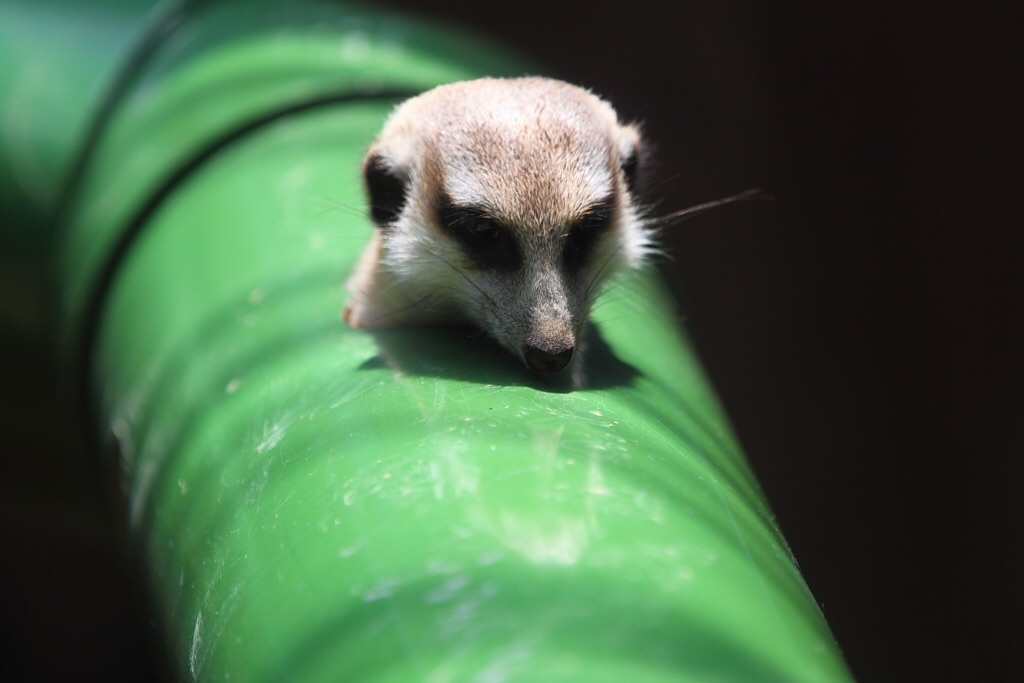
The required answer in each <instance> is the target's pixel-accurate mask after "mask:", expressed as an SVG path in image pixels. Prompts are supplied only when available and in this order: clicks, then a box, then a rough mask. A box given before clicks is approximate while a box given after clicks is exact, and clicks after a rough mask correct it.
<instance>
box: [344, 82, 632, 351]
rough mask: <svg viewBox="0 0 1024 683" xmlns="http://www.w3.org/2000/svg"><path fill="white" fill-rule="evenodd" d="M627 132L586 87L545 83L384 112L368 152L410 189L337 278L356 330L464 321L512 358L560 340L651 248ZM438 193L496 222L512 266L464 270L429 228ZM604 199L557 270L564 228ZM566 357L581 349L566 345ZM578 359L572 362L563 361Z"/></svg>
mask: <svg viewBox="0 0 1024 683" xmlns="http://www.w3.org/2000/svg"><path fill="white" fill-rule="evenodd" d="M639 145H640V135H639V131H638V130H637V128H636V127H635V126H632V125H622V124H620V123H619V122H618V119H617V116H616V114H615V112H614V110H613V109H612V108H611V106H610V105H608V104H607V103H606V102H604V101H603V100H601V99H599V98H598V97H596V96H594V95H593V94H591V93H590V92H588V91H586V90H583V89H581V88H578V87H576V86H572V85H569V84H567V83H563V82H560V81H554V80H550V79H543V78H523V79H509V80H504V79H481V80H476V81H466V82H461V83H452V84H450V85H445V86H441V87H438V88H435V89H434V90H431V91H429V92H427V93H424V94H422V95H420V96H418V97H414V98H412V99H410V100H408V101H407V102H405V103H403V104H401V105H400V106H399V107H397V108H396V109H395V111H394V112H393V114H392V115H391V117H390V118H389V119H388V121H387V123H386V124H385V126H384V128H383V130H382V132H381V134H380V136H379V137H378V139H377V140H376V141H375V142H374V143H373V144H372V145H371V147H370V150H369V152H368V154H367V160H368V162H369V160H370V159H373V158H379V159H383V160H385V162H386V164H387V167H388V169H389V170H391V171H393V172H394V174H395V176H396V177H399V178H401V179H402V180H403V181H404V182H405V183H406V186H407V188H408V192H407V194H406V201H405V204H404V206H403V207H402V210H401V214H400V215H399V216H398V217H397V219H396V220H395V221H393V223H391V224H389V225H386V226H383V227H381V228H380V229H378V231H377V233H376V234H375V236H374V239H373V242H372V243H371V244H370V246H369V247H368V249H367V251H366V252H365V253H364V254H363V256H362V257H361V259H360V261H359V263H358V265H357V268H356V270H355V272H354V274H353V276H352V278H351V279H350V281H349V289H350V291H351V293H352V298H351V300H350V302H349V304H348V306H347V307H346V310H345V314H344V317H345V321H346V322H347V323H349V324H350V325H352V326H354V327H385V326H404V325H422V324H431V323H438V322H446V321H454V320H462V321H469V322H472V323H474V324H476V325H478V326H479V327H481V328H483V329H484V330H486V331H488V332H489V333H490V334H491V335H492V336H494V337H495V338H496V339H497V340H498V341H499V342H501V343H502V344H503V345H504V346H505V347H506V348H508V349H509V350H510V351H512V352H513V353H514V354H516V355H517V356H519V357H520V358H523V348H524V345H527V346H530V345H533V346H539V347H541V348H545V349H548V348H550V349H564V348H569V349H572V348H573V347H574V346H575V345H576V344H577V342H578V339H579V335H580V332H581V330H582V328H583V326H584V325H585V324H586V322H587V319H588V317H589V310H590V306H591V304H592V303H593V298H594V297H595V296H596V294H597V292H598V291H599V290H600V285H601V283H602V282H604V281H605V280H607V279H608V277H609V276H610V275H611V274H613V273H614V272H616V271H618V270H620V269H621V268H623V267H629V266H634V265H637V263H639V262H640V261H641V260H642V258H643V256H644V255H645V253H646V251H647V250H648V248H649V246H650V232H649V230H648V229H647V228H646V227H645V225H644V223H643V221H642V219H641V217H640V215H639V213H638V209H637V207H636V201H635V199H634V198H633V196H632V195H631V193H630V191H629V188H628V187H627V185H626V180H625V177H624V176H623V173H622V171H621V166H622V164H623V162H624V160H625V159H626V157H627V156H629V155H630V154H637V153H638V152H637V148H638V146H639ZM445 196H447V197H450V198H451V200H452V201H453V202H454V203H455V204H458V205H460V206H462V205H465V206H473V207H478V208H479V209H481V210H484V211H486V214H487V215H488V216H489V217H493V218H494V219H495V220H497V221H499V222H500V223H501V225H502V226H506V227H507V229H508V230H510V231H511V232H512V233H513V235H514V238H515V244H517V245H518V247H519V251H518V252H517V253H521V255H522V263H521V267H520V268H517V269H516V270H515V272H500V273H499V272H492V271H488V270H486V269H480V268H479V267H476V266H475V265H474V262H473V260H472V259H471V258H470V257H469V256H470V255H468V254H467V253H466V252H465V250H464V249H463V245H461V244H460V243H459V242H458V240H454V239H452V237H451V234H450V233H448V232H446V230H445V229H444V226H442V225H440V224H439V217H438V216H439V214H438V207H439V204H440V202H441V201H442V200H443V199H444V198H445ZM608 196H611V197H613V198H614V212H613V215H612V219H611V225H610V227H609V229H608V230H607V232H606V233H605V234H604V236H603V237H602V238H601V239H600V241H599V242H598V244H597V246H596V248H595V251H594V253H593V255H592V258H591V259H590V260H589V262H588V263H587V266H586V267H585V268H583V269H582V271H581V272H579V273H569V272H567V271H566V268H565V266H564V258H563V256H562V249H563V248H564V245H565V244H566V239H567V234H568V231H569V230H570V227H571V226H573V225H574V222H575V221H578V220H579V219H580V218H581V216H582V215H583V214H584V212H586V211H587V210H588V208H590V207H592V206H593V205H594V204H595V202H599V201H600V200H602V199H604V198H606V197H608ZM576 355H577V357H578V355H579V354H576ZM574 360H576V359H574Z"/></svg>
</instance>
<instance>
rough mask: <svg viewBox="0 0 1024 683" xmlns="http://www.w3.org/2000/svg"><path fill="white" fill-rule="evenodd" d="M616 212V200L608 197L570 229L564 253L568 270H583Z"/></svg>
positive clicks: (594, 206) (589, 210)
mask: <svg viewBox="0 0 1024 683" xmlns="http://www.w3.org/2000/svg"><path fill="white" fill-rule="evenodd" d="M614 211H615V202H614V199H613V198H611V197H608V198H606V199H603V200H601V201H599V202H598V203H596V204H594V205H593V206H591V207H590V208H589V209H588V210H587V212H586V213H584V214H583V216H582V217H580V218H579V219H578V220H577V221H576V222H575V223H573V224H572V225H571V226H570V227H569V232H568V234H567V235H566V240H565V249H564V251H563V254H564V258H565V264H566V266H567V267H568V268H570V269H579V268H582V267H583V265H584V264H585V263H586V262H587V261H588V260H589V259H590V257H591V256H592V255H593V252H594V248H595V246H596V244H597V242H598V240H599V239H601V236H602V235H604V234H605V233H606V232H607V231H608V228H609V227H610V226H611V221H612V215H613V213H614Z"/></svg>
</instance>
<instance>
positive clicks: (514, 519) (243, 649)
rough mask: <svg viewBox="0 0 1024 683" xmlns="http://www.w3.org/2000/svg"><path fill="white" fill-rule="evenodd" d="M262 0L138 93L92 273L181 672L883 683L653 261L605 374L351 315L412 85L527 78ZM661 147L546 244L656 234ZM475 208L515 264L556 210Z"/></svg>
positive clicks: (219, 7)
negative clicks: (778, 513) (537, 226)
mask: <svg viewBox="0 0 1024 683" xmlns="http://www.w3.org/2000/svg"><path fill="white" fill-rule="evenodd" d="M204 7H205V5H204ZM237 7H239V5H236V4H234V3H216V4H211V5H209V6H208V9H204V11H203V12H201V13H199V14H196V15H195V16H194V17H193V16H190V17H187V18H186V20H185V21H184V22H183V23H182V24H181V25H180V26H179V27H178V28H177V29H176V31H175V33H174V35H175V37H176V38H175V40H174V41H170V42H169V43H168V50H169V52H167V53H164V52H162V51H161V50H156V51H154V52H153V53H152V55H151V57H149V58H148V60H147V61H148V64H147V65H146V66H145V68H142V69H139V70H138V72H137V73H135V74H133V75H132V77H131V78H129V79H127V80H126V81H125V83H127V85H125V86H124V87H123V88H122V90H121V91H120V92H119V97H118V98H117V102H116V103H114V104H113V105H112V106H110V107H109V111H108V114H107V115H108V116H109V119H108V120H107V121H106V122H105V123H104V124H103V125H102V126H98V127H96V128H95V130H102V132H101V134H98V135H97V136H96V139H95V141H94V142H93V143H92V146H91V148H90V150H89V153H88V158H86V159H83V160H82V162H81V168H80V171H79V173H80V176H79V177H78V178H77V179H76V189H75V192H74V193H73V200H70V204H69V206H68V207H67V210H66V212H65V214H64V217H65V218H64V220H65V226H64V227H65V229H64V232H63V235H62V239H61V244H60V252H61V253H60V258H59V259H58V270H59V273H60V284H59V288H60V290H59V292H58V294H59V298H60V304H61V309H60V310H61V315H62V323H63V325H64V329H65V330H66V331H67V338H68V340H69V341H68V343H69V346H70V348H75V347H77V348H85V349H86V352H84V353H82V354H81V355H80V356H79V358H80V359H81V362H82V368H83V373H84V376H85V378H86V382H85V383H84V387H85V392H86V393H85V394H84V395H85V396H86V397H87V399H88V401H89V404H90V408H91V415H92V419H93V424H94V427H96V428H97V429H98V430H99V432H100V434H101V435H102V439H103V441H104V443H103V445H104V448H103V449H101V452H103V453H106V454H107V456H106V457H108V458H116V461H112V462H108V463H107V465H108V466H109V467H111V468H113V469H116V471H118V472H119V474H120V477H121V480H122V482H123V488H124V495H125V500H126V507H127V511H126V516H127V523H128V525H129V528H130V530H131V533H132V538H133V541H134V543H135V545H136V547H137V552H138V554H139V556H140V557H141V559H142V565H143V566H144V568H145V572H146V574H147V581H148V583H149V585H150V587H151V591H152V595H153V596H154V602H155V603H156V614H157V615H158V622H159V624H160V629H161V631H162V633H163V635H164V637H165V639H166V642H167V643H168V650H169V652H170V653H171V657H172V658H173V661H174V665H175V666H176V667H177V671H178V674H179V676H180V677H181V678H183V679H188V680H211V681H212V680H224V679H225V678H232V679H234V680H244V681H276V680H301V681H321V680H323V681H327V680H339V679H342V680H363V681H381V682H383V681H433V682H438V683H439V682H442V681H459V680H481V681H483V680H487V681H522V680H530V681H537V680H560V681H588V682H595V681H596V682H598V683H600V682H602V681H608V682H611V681H622V680H634V681H638V682H639V681H645V682H646V681H650V682H655V681H677V680H743V681H848V680H850V678H849V674H848V673H847V671H846V668H845V665H844V664H843V662H842V658H841V656H840V655H839V652H838V649H837V647H836V645H835V643H834V640H833V639H832V636H831V634H830V633H829V630H828V627H827V626H826V625H825V622H824V620H823V619H822V616H821V613H820V611H819V610H818V608H817V606H816V604H815V603H814V600H813V597H812V596H811V594H810V592H809V591H808V590H807V587H806V586H805V584H804V582H803V580H802V578H801V576H800V574H799V572H798V570H797V568H796V565H795V562H794V561H793V558H792V557H791V555H790V553H789V550H788V548H787V546H786V544H785V541H784V539H783V537H782V535H781V533H780V531H779V529H778V528H777V526H776V525H775V522H774V519H773V517H772V515H771V512H770V509H769V508H768V505H767V503H766V502H765V500H764V497H763V495H762V494H761V491H760V489H759V487H758V485H757V483H756V480H755V479H754V477H753V475H752V473H751V471H750V469H749V467H748V465H747V463H746V461H745V459H744V457H743V455H742V452H741V450H740V448H739V446H738V444H737V443H736V441H735V439H734V437H733V435H732V432H731V430H730V428H729V426H728V423H727V421H726V419H725V417H724V415H723V413H722V411H721V408H720V407H719V405H718V403H717V401H716V400H715V398H714V395H713V392H712V391H711V389H710V387H709V385H708V383H707V381H706V379H705V378H704V376H703V374H702V372H701V370H700V368H699V365H698V363H697V361H696V359H695V355H694V353H693V351H692V349H691V348H690V346H689V343H688V341H687V340H686V338H685V336H683V335H682V334H681V332H680V330H679V329H678V327H677V325H676V324H675V322H674V320H675V318H676V316H675V315H674V313H673V309H672V304H671V303H670V302H669V300H668V299H667V297H666V296H665V293H664V291H663V289H662V287H661V286H660V285H659V284H658V282H657V280H656V279H655V278H654V277H653V276H652V275H651V274H650V273H641V274H639V275H636V276H634V277H633V278H631V280H630V281H629V282H628V283H625V284H627V286H619V287H615V288H612V289H610V290H609V291H608V292H607V293H606V294H604V295H602V296H601V297H600V299H599V300H598V301H597V302H596V305H595V307H594V316H593V321H592V322H593V324H592V325H591V326H590V327H589V328H588V329H589V333H588V334H587V335H586V337H587V349H586V353H585V354H579V356H580V358H576V356H577V354H575V353H574V354H573V358H574V359H575V360H574V361H573V362H577V361H578V362H580V363H581V364H585V368H586V373H585V374H584V375H583V377H584V381H583V382H582V383H581V384H580V385H579V386H578V388H577V389H576V390H574V391H561V390H558V387H553V386H552V385H551V384H550V383H548V382H545V381H544V380H542V379H539V378H538V376H537V375H536V373H533V372H531V371H530V370H529V369H528V368H527V367H525V365H524V364H522V363H520V362H517V361H516V360H515V359H513V358H510V357H509V354H508V352H507V351H505V350H503V349H501V348H500V347H499V346H498V345H497V344H493V343H490V342H487V343H483V342H481V339H480V333H479V332H476V331H469V332H467V331H466V330H464V329H461V328H447V329H434V328H424V329H379V330H377V329H375V330H372V331H367V330H364V329H354V328H352V327H349V326H346V325H344V324H343V323H342V322H341V321H340V320H339V313H340V312H341V311H342V309H343V307H344V305H345V303H346V299H347V295H346V293H345V291H344V288H343V282H344V281H345V280H346V278H347V277H348V276H349V275H350V274H351V273H353V272H354V271H355V270H356V268H357V259H358V255H359V253H360V251H361V250H362V249H363V248H364V247H365V245H366V244H367V243H368V242H369V241H370V240H371V239H373V236H374V235H375V234H379V233H377V232H375V230H380V229H389V228H387V226H382V227H381V228H375V227H374V226H373V225H372V224H371V222H370V220H369V218H368V214H369V212H368V211H367V210H366V203H367V202H366V199H365V198H364V196H363V174H362V169H363V168H364V165H363V159H364V155H365V154H366V151H367V148H368V146H369V145H370V144H371V142H372V141H373V140H374V139H375V136H377V135H378V133H379V131H381V129H382V126H383V125H384V122H385V121H386V120H387V118H388V116H389V114H390V113H391V112H392V110H393V108H394V105H395V104H397V101H398V99H399V97H397V96H398V95H400V94H401V95H402V96H403V97H404V95H405V94H409V93H411V92H420V91H426V90H429V89H430V88H432V87H434V86H436V85H439V84H442V83H449V82H453V81H466V80H470V79H474V78H478V77H481V76H484V75H506V76H513V75H522V73H523V72H524V71H525V69H524V68H523V67H522V66H521V64H520V63H519V62H517V61H515V60H512V59H511V58H508V57H507V56H503V55H501V56H495V53H494V51H493V50H492V48H491V47H490V46H482V45H481V44H480V43H478V42H475V41H471V40H468V39H466V38H464V37H460V36H459V35H458V34H453V33H451V32H449V31H446V30H443V29H440V28H438V27H435V26H430V25H425V24H421V23H418V22H411V21H408V20H405V19H402V18H400V17H393V16H390V15H387V14H384V13H380V12H372V11H367V10H365V9H354V8H353V7H350V6H347V5H345V4H342V3H287V4H280V5H278V4H276V3H257V4H254V5H251V7H252V8H253V9H252V10H251V11H250V12H248V13H246V14H238V13H237V11H235V10H237ZM311 17H315V18H316V21H310V18H311ZM172 48H173V49H172ZM175 50H176V52H175ZM172 52H173V54H171V53H172ZM129 81H130V82H129ZM611 120H613V119H611ZM611 125H612V124H611V123H609V126H611ZM614 125H616V126H619V125H620V124H619V123H618V122H615V123H614ZM623 130H624V128H623ZM626 138H627V136H620V138H619V140H618V141H619V142H624V143H628V142H629V140H628V139H626ZM384 139H385V138H384V137H383V136H382V137H381V138H380V140H381V141H384ZM471 149H472V146H471V145H467V146H466V151H467V154H468V153H469V152H470V150H471ZM391 151H392V153H393V151H394V150H391ZM628 154H629V150H628V149H627V148H626V147H625V146H624V147H621V148H619V147H616V148H615V150H614V151H606V155H605V157H604V159H605V161H608V162H612V161H614V162H615V163H609V164H608V166H607V167H608V168H609V169H610V170H608V171H607V174H606V175H605V176H602V177H598V176H600V174H596V175H595V176H594V177H593V181H594V185H593V187H589V188H588V189H589V190H591V191H592V192H591V193H590V194H589V195H586V196H585V197H581V199H580V201H579V203H578V205H576V207H575V208H576V213H575V214H572V215H571V216H570V215H566V217H565V220H564V221H562V222H561V223H560V225H559V227H560V229H562V230H563V231H564V232H563V234H562V237H563V240H568V241H569V243H571V244H572V245H573V246H572V247H570V246H567V245H565V244H563V243H562V242H556V241H548V242H544V245H545V246H544V247H543V248H544V249H549V250H556V251H557V250H558V249H561V251H560V252H558V254H559V258H561V259H562V261H561V263H562V264H563V265H564V266H565V267H566V268H569V267H579V268H581V269H585V268H586V267H587V264H588V263H590V264H593V261H592V260H590V261H588V259H587V258H585V255H586V254H588V253H589V254H590V256H593V255H594V254H599V253H602V252H601V250H602V249H607V248H608V245H609V242H608V240H609V238H610V237H613V236H614V235H615V230H616V229H621V228H622V227H623V225H624V223H623V222H622V218H623V215H624V212H626V211H628V210H629V204H628V201H627V202H623V201H622V197H623V195H622V194H618V195H616V194H615V192H616V191H617V192H620V193H621V192H628V190H625V189H624V187H625V185H624V184H625V183H627V182H628V180H629V178H628V175H629V174H627V173H625V172H624V169H626V168H628V167H629V164H628V163H626V162H627V161H628V159H627V157H628ZM528 156H529V155H526V157H528ZM526 157H523V160H524V161H525V160H526ZM518 160H519V159H516V158H510V159H509V161H508V163H509V164H511V165H512V166H514V164H515V162H516V161H518ZM389 163H390V162H389ZM594 163H595V164H597V163H598V162H594ZM598 165H600V164H598ZM596 167H597V166H595V168H596ZM388 168H389V169H390V170H396V169H397V166H388ZM601 168H605V166H601ZM496 172H497V171H496ZM599 189H606V190H608V191H609V192H610V193H611V198H610V199H609V201H608V202H604V203H603V202H602V200H603V199H605V198H608V197H609V193H605V194H602V193H601V192H598V191H597V190H599ZM449 194H450V195H451V196H450V199H451V200H452V201H451V202H450V204H449V205H448V206H449V208H450V209H451V212H449V213H448V214H447V217H448V219H449V220H448V222H446V223H443V224H439V225H438V229H439V230H451V231H452V232H454V233H458V235H459V236H458V237H455V238H454V239H461V240H463V247H465V244H466V243H473V244H475V247H480V248H479V249H476V250H475V251H474V252H473V253H474V254H475V258H478V259H483V260H485V261H486V260H487V259H489V258H491V256H495V258H498V259H499V261H501V260H502V259H505V258H507V257H509V256H510V255H509V254H506V253H497V254H493V253H492V251H493V250H491V247H490V246H488V245H486V244H484V245H483V246H481V243H480V242H479V241H477V242H474V240H484V241H486V240H491V239H497V240H499V241H500V240H501V239H503V238H502V237H501V235H502V234H503V233H502V232H501V231H502V230H506V231H507V230H508V229H509V228H510V226H509V225H508V223H509V222H511V221H509V220H507V218H508V217H509V216H510V215H512V214H513V213H514V212H515V211H520V212H523V209H522V207H517V206H516V205H515V204H514V202H512V203H510V204H508V205H507V206H506V205H502V206H499V207H488V206H484V207H481V206H480V205H479V204H478V203H477V204H475V203H474V202H473V201H471V200H472V199H473V197H474V195H473V193H472V191H471V188H469V189H467V188H465V187H464V188H461V189H460V190H458V191H452V192H450V193H449ZM482 209H487V210H493V214H494V215H492V214H490V213H486V212H484V213H481V210H482ZM498 209H501V210H502V211H503V212H504V213H501V212H499V211H498ZM400 213H401V212H397V214H396V215H398V214H400ZM401 220H402V218H401V216H399V217H398V218H396V219H395V221H394V225H395V226H398V225H400V224H401ZM524 220H525V219H524ZM616 221H619V222H618V223H616ZM381 222H382V223H386V222H388V221H381ZM511 227H515V226H511ZM602 240H604V241H602ZM505 244H506V246H507V243H505ZM513 244H514V245H515V246H516V249H517V250H520V251H521V248H520V242H519V241H516V242H514V243H513ZM555 245H557V246H555ZM475 247H474V248H475ZM472 250H473V249H470V251H472ZM588 250H592V251H588ZM576 251H579V252H580V253H582V254H583V255H584V256H581V257H580V258H579V260H578V261H577V262H576V264H575V265H571V264H569V263H566V261H572V259H575V258H576V256H577V254H576ZM516 258H519V259H521V260H522V261H523V263H522V265H521V266H520V267H522V268H526V267H527V266H526V265H525V263H526V261H528V260H529V258H530V257H529V255H524V254H523V253H518V256H517V257H516ZM502 262H504V261H502ZM591 267H592V266H591ZM530 272H541V271H536V270H535V271H530ZM552 286H554V285H552ZM567 296H568V295H567ZM495 336H498V335H495ZM526 343H528V344H529V343H533V344H534V345H535V346H536V348H541V349H542V350H544V352H545V353H548V354H553V355H557V354H558V352H559V349H558V348H555V347H554V346H551V347H543V346H542V344H541V343H540V342H531V341H527V342H526ZM578 345H579V342H578V341H576V342H575V347H578ZM562 350H564V349H562Z"/></svg>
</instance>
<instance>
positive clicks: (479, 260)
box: [438, 197, 522, 270]
mask: <svg viewBox="0 0 1024 683" xmlns="http://www.w3.org/2000/svg"><path fill="white" fill-rule="evenodd" d="M438 219H439V221H440V223H441V228H442V229H443V230H444V231H445V232H446V233H447V234H448V235H449V236H450V237H451V238H452V239H454V240H456V241H457V242H459V243H460V244H461V245H462V246H463V248H464V249H465V250H466V253H467V254H468V255H469V257H470V258H471V259H472V260H473V261H474V262H475V263H476V264H477V265H478V266H479V267H480V268H482V269H495V270H513V269H515V268H516V267H518V266H519V264H520V262H521V260H522V259H521V256H520V254H519V248H518V246H517V245H516V241H515V239H514V238H513V237H512V232H511V231H510V230H509V229H508V227H506V226H504V225H502V224H501V223H500V222H499V221H497V220H496V219H495V218H494V217H493V216H492V215H491V214H489V213H488V212H487V211H486V210H484V209H481V208H479V207H475V206H460V205H458V204H454V203H453V202H452V200H451V198H450V197H444V198H443V199H442V201H441V204H440V206H439V207H438Z"/></svg>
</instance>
